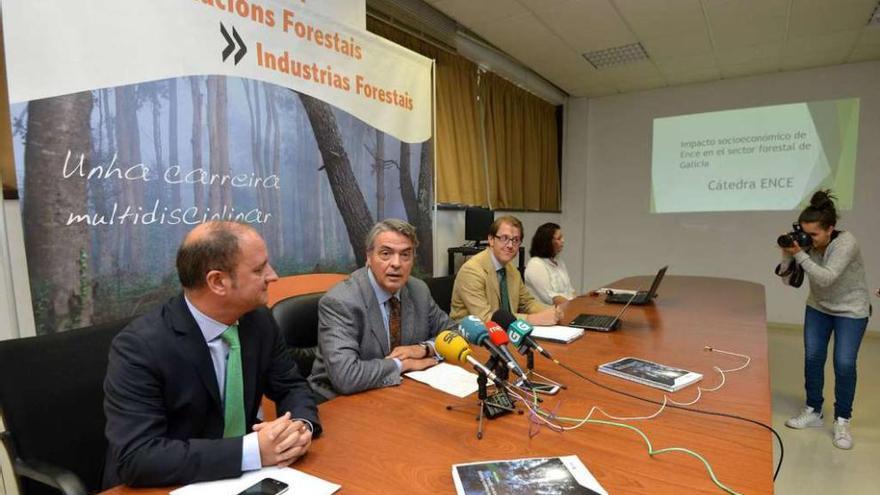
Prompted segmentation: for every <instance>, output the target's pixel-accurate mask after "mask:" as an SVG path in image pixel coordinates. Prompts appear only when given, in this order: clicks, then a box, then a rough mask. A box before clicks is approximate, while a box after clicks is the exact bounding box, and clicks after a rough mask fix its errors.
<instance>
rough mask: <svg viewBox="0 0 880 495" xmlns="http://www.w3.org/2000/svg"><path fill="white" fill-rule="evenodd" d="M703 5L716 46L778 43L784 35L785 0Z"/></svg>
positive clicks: (723, 2) (786, 6) (715, 2)
mask: <svg viewBox="0 0 880 495" xmlns="http://www.w3.org/2000/svg"><path fill="white" fill-rule="evenodd" d="M705 5H706V11H707V15H708V17H709V26H710V28H711V34H712V40H713V42H714V45H715V49H717V50H723V49H727V48H731V47H736V46H742V45H760V44H769V43H779V42H781V41H783V39H784V38H785V28H786V18H787V17H786V16H787V12H788V10H787V8H788V0H725V1H711V2H707V3H706V4H705Z"/></svg>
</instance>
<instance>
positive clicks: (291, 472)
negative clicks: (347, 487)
mask: <svg viewBox="0 0 880 495" xmlns="http://www.w3.org/2000/svg"><path fill="white" fill-rule="evenodd" d="M263 478H274V479H276V480H278V481H283V482H284V483H287V486H288V487H289V488H288V489H287V492H286V494H289V495H294V494H295V495H331V494H333V493H335V492H336V491H337V490H339V489H340V488H341V485H337V484H335V483H330V482H329V481H324V480H322V479H321V478H316V477H314V476H312V475H310V474H306V473H303V472H302V471H297V470H296V469H292V468H278V467H266V468H263V469H260V470H258V471H250V472H247V473H245V474H243V475H242V476H241V477H240V478H232V479H226V480H219V481H206V482H203V483H193V484H191V485H186V486H184V487H181V488H178V489H177V490H174V491H173V492H171V495H236V494H237V493H239V492H241V491H242V490H244V489H245V488H247V487H249V486H251V485H253V484H254V483H257V482H258V481H260V480H261V479H263Z"/></svg>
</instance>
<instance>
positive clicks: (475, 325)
mask: <svg viewBox="0 0 880 495" xmlns="http://www.w3.org/2000/svg"><path fill="white" fill-rule="evenodd" d="M458 329H459V330H460V332H461V334H462V335H464V337H465V338H466V339H467V341H468V342H470V343H471V344H475V345H482V344H483V341H484V340H486V339H487V338H488V337H489V334H488V332H487V331H486V325H484V324H483V322H482V321H480V319H479V318H477V317H476V316H474V315H468V316H465V317H464V318H463V319H462V320H461V321H460V322H458Z"/></svg>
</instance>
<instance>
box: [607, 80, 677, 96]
mask: <svg viewBox="0 0 880 495" xmlns="http://www.w3.org/2000/svg"><path fill="white" fill-rule="evenodd" d="M666 86H668V84H667V83H666V79H664V78H663V77H653V78H635V79H627V80H624V81H621V82H620V83H618V84H617V89H618V90H619V91H620V92H621V93H627V92H630V91H647V90H649V89H655V88H663V87H666Z"/></svg>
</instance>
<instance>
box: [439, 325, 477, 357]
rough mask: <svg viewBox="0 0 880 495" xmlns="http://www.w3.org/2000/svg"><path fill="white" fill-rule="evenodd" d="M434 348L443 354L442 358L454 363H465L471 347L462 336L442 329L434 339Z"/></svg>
mask: <svg viewBox="0 0 880 495" xmlns="http://www.w3.org/2000/svg"><path fill="white" fill-rule="evenodd" d="M434 348H435V349H437V352H438V353H440V355H441V356H443V359H445V360H447V361H452V362H456V363H461V364H466V363H467V357H468V356H469V355H470V353H471V348H470V346H469V345H468V343H467V341H466V340H464V337H462V336H461V335H459V334H458V333H456V332H453V331H452V330H443V331H442V332H440V333H439V334H437V338H436V339H434Z"/></svg>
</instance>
